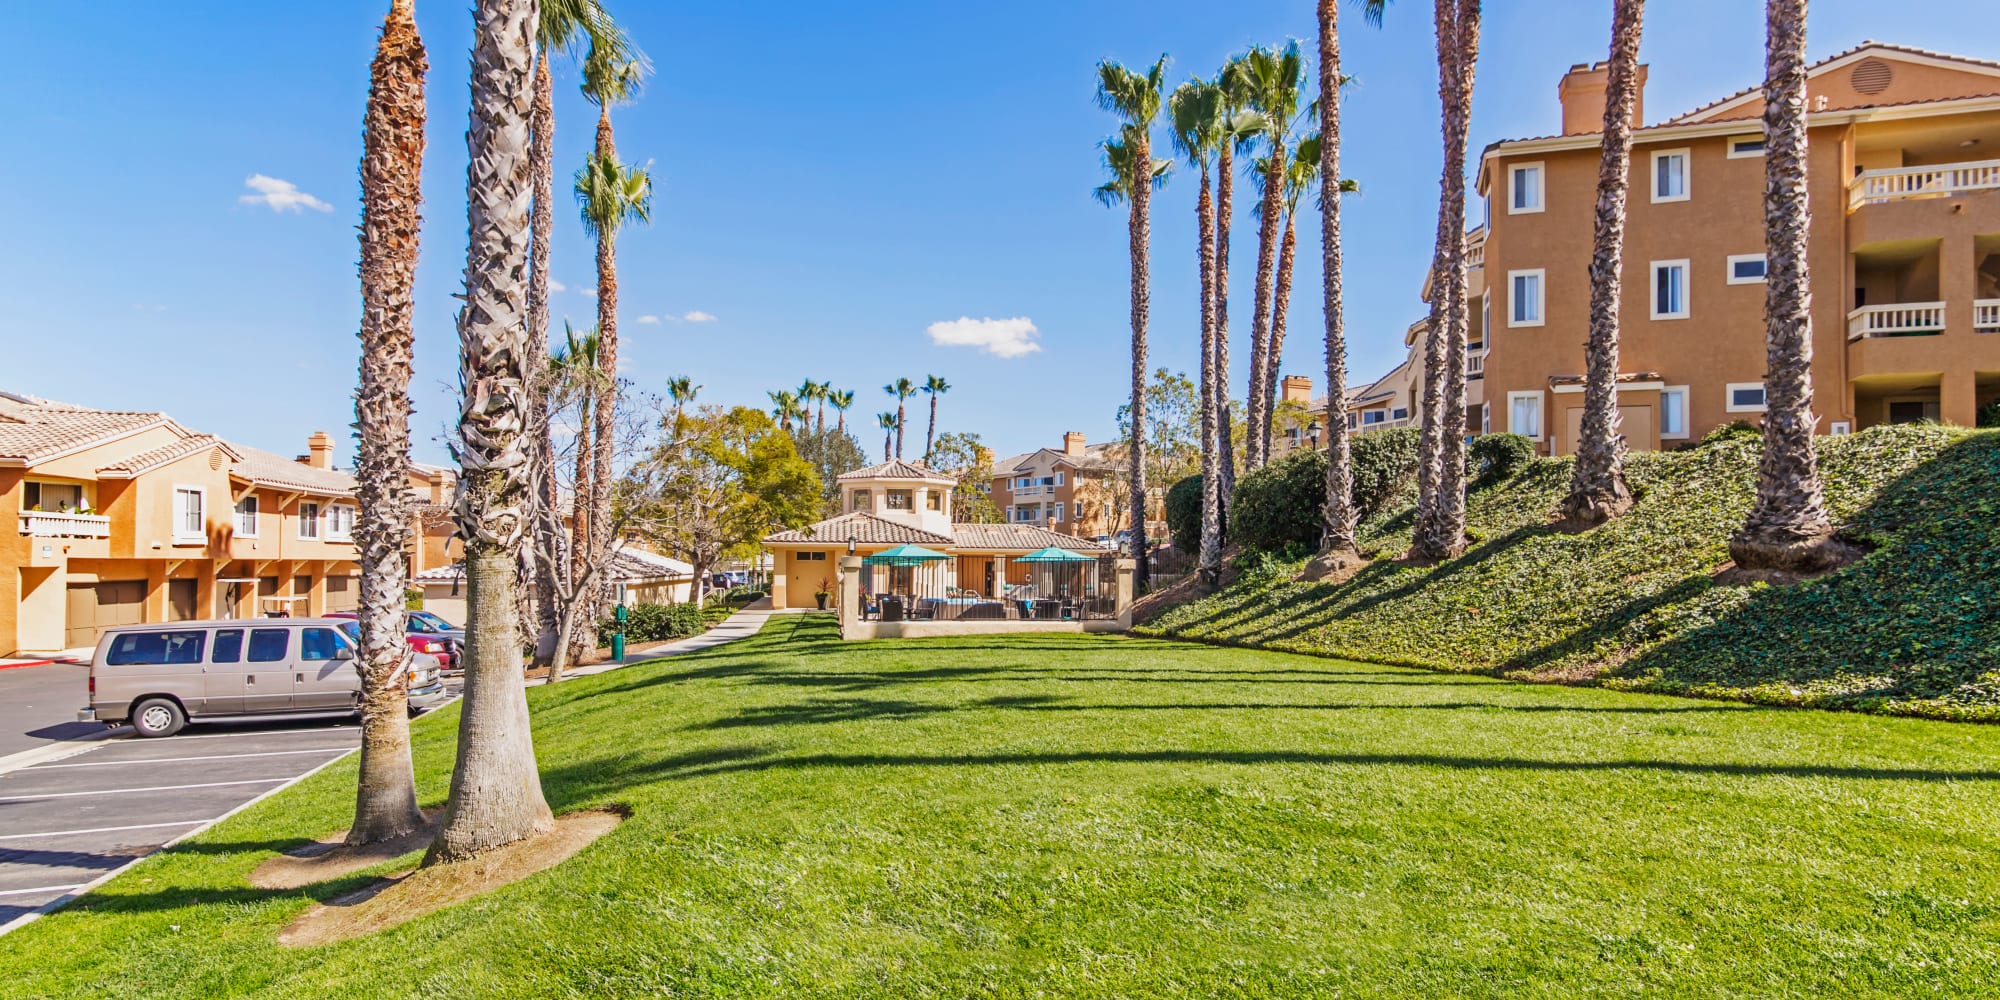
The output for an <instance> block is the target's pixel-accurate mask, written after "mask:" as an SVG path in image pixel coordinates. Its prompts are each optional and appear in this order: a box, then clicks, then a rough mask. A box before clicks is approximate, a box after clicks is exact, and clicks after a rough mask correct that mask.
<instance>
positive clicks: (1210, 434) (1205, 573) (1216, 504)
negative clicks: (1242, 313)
mask: <svg viewBox="0 0 2000 1000" xmlns="http://www.w3.org/2000/svg"><path fill="white" fill-rule="evenodd" d="M1194 215H1195V232H1196V234H1197V235H1196V250H1195V261H1196V266H1197V270H1198V271H1199V273H1200V275H1201V552H1200V561H1199V563H1198V565H1199V566H1200V570H1201V586H1202V588H1203V589H1205V590H1209V591H1213V590H1215V589H1217V588H1218V587H1220V586H1221V584H1222V506H1221V504H1222V492H1221V491H1222V484H1221V482H1220V481H1219V480H1218V478H1217V472H1218V466H1219V464H1220V458H1221V456H1220V454H1219V453H1218V450H1217V447H1216V440H1215V435H1216V428H1217V423H1216V419H1215V299H1216V295H1215V202H1214V200H1213V199H1211V198H1210V196H1209V188H1208V164H1207V163H1205V162H1204V163H1203V164H1202V167H1201V194H1200V195H1199V196H1197V197H1196V199H1195V207H1194Z"/></svg>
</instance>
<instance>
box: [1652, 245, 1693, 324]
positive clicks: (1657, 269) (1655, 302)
mask: <svg viewBox="0 0 2000 1000" xmlns="http://www.w3.org/2000/svg"><path fill="white" fill-rule="evenodd" d="M1675 267H1677V268H1680V270H1681V302H1680V305H1681V307H1680V308H1679V309H1677V310H1675V311H1673V312H1661V311H1660V273H1661V272H1662V271H1665V270H1667V269H1668V268H1675ZM1648 274H1649V275H1650V277H1649V278H1647V280H1646V289H1647V292H1648V295H1647V298H1646V308H1647V310H1648V311H1650V312H1651V313H1652V316H1653V318H1654V319H1686V318H1688V312H1689V310H1690V309H1691V308H1692V306H1691V302H1690V300H1691V299H1692V298H1693V290H1692V289H1691V288H1690V287H1689V286H1691V285H1693V284H1694V281H1693V278H1694V265H1693V264H1691V263H1689V262H1688V261H1687V259H1686V258H1682V259H1680V260H1656V261H1654V262H1653V263H1652V264H1651V265H1649V270H1648Z"/></svg>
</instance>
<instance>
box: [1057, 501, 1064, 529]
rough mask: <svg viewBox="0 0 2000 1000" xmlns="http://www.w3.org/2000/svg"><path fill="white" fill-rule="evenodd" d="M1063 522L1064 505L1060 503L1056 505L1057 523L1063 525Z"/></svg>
mask: <svg viewBox="0 0 2000 1000" xmlns="http://www.w3.org/2000/svg"><path fill="white" fill-rule="evenodd" d="M1062 520H1063V505H1062V504H1060V503H1058V504H1056V523H1058V524H1060V523H1062Z"/></svg>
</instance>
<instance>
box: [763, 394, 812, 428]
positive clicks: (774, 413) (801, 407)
mask: <svg viewBox="0 0 2000 1000" xmlns="http://www.w3.org/2000/svg"><path fill="white" fill-rule="evenodd" d="M764 395H766V396H769V397H770V398H771V419H773V420H776V421H777V422H778V427H779V428H780V429H782V430H783V431H784V432H785V433H787V434H790V433H792V428H793V425H794V423H795V422H798V421H803V420H805V414H806V408H805V404H804V403H803V402H801V401H800V399H799V394H798V393H796V392H793V391H792V390H790V389H779V390H778V391H777V392H767V393H765V394H764Z"/></svg>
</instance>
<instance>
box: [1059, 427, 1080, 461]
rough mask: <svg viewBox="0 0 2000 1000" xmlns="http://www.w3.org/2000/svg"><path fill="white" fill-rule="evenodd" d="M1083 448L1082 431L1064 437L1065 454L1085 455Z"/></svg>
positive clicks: (1072, 432) (1071, 432)
mask: <svg viewBox="0 0 2000 1000" xmlns="http://www.w3.org/2000/svg"><path fill="white" fill-rule="evenodd" d="M1083 447H1084V437H1083V432H1082V431H1070V432H1069V433H1067V434H1064V435H1063V454H1065V455H1081V454H1083Z"/></svg>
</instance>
